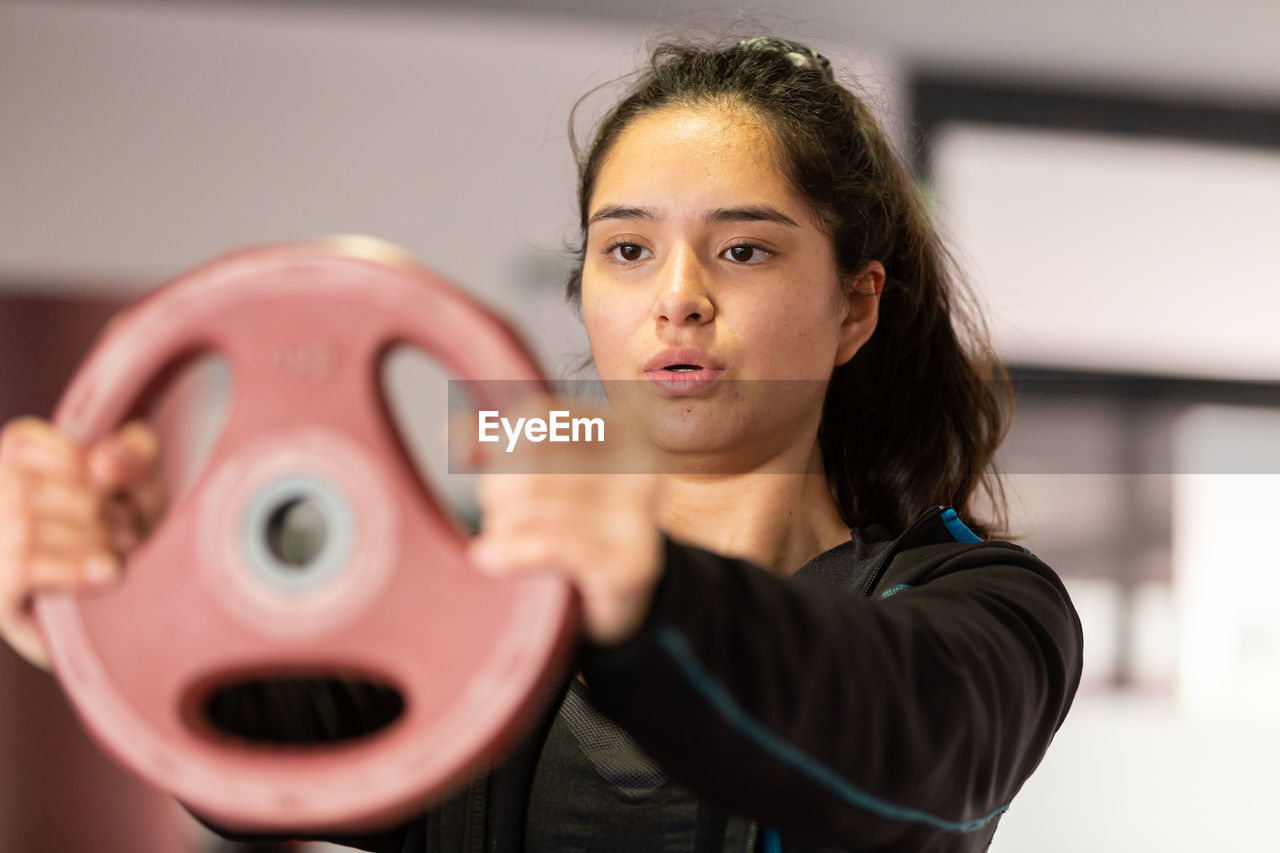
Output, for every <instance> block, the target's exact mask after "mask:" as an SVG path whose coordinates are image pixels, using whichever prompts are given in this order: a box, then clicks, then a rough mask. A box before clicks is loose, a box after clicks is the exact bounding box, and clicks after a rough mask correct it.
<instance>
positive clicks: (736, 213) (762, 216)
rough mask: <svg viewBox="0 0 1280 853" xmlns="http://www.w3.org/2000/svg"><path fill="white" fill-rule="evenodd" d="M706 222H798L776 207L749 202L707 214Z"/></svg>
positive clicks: (794, 224) (795, 223)
mask: <svg viewBox="0 0 1280 853" xmlns="http://www.w3.org/2000/svg"><path fill="white" fill-rule="evenodd" d="M707 221H708V222H776V223H778V224H779V225H790V226H792V227H799V226H798V223H797V222H796V221H795V220H794V219H792V218H791V217H790V216H787V215H786V214H785V213H783V212H782V211H781V210H778V209H777V208H776V207H770V206H769V205H767V204H750V205H747V206H746V207H727V208H720V209H719V210H713V211H711V212H710V213H708V214H707Z"/></svg>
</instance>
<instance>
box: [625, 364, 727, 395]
mask: <svg viewBox="0 0 1280 853" xmlns="http://www.w3.org/2000/svg"><path fill="white" fill-rule="evenodd" d="M722 372H723V371H721V370H716V369H713V368H710V367H698V368H696V369H693V370H669V369H666V368H659V369H657V370H646V371H645V372H644V375H645V376H647V377H648V378H649V381H650V382H652V383H653V384H654V385H656V386H657V387H658V388H659V389H660V390H661V391H663V392H664V393H666V394H671V395H673V396H677V397H689V396H693V395H695V394H700V393H702V392H703V391H705V390H706V389H707V388H709V387H710V386H711V385H712V384H713V383H714V382H715V381H716V380H717V379H719V378H720V374H721V373H722Z"/></svg>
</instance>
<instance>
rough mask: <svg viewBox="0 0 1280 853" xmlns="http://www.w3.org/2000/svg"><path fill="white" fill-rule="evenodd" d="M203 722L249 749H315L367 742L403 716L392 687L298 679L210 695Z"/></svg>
mask: <svg viewBox="0 0 1280 853" xmlns="http://www.w3.org/2000/svg"><path fill="white" fill-rule="evenodd" d="M200 711H201V715H202V717H203V718H204V722H206V723H207V724H208V725H210V726H212V727H213V729H214V730H215V731H216V732H218V733H219V734H221V735H225V736H228V737H230V738H231V739H233V740H235V741H239V742H241V743H243V744H245V745H250V746H275V747H293V748H299V747H304V748H305V747H320V746H335V745H343V744H347V743H351V742H353V741H356V740H359V739H361V738H365V737H369V736H370V735H373V734H375V733H377V732H379V731H382V730H383V729H385V728H386V727H387V726H389V725H391V724H392V723H393V722H395V721H396V720H397V719H398V718H399V717H400V716H401V715H402V714H403V713H404V698H403V697H402V696H401V694H400V692H399V691H398V690H396V689H395V688H394V687H392V686H390V685H388V684H385V683H380V682H378V681H374V680H371V679H364V678H339V677H324V676H316V675H307V674H300V675H296V676H284V677H280V676H273V677H269V678H268V677H261V678H246V679H242V680H238V681H234V682H231V683H229V684H226V685H225V686H221V687H218V688H217V689H215V690H213V691H212V692H210V693H209V694H208V696H207V698H206V699H205V700H204V702H203V703H202V704H201V707H200Z"/></svg>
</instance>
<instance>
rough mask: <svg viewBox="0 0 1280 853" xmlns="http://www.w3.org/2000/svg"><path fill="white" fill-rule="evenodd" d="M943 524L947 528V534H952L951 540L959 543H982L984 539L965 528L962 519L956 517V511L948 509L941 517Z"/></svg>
mask: <svg viewBox="0 0 1280 853" xmlns="http://www.w3.org/2000/svg"><path fill="white" fill-rule="evenodd" d="M939 517H940V518H941V519H942V523H943V524H945V525H946V526H947V532H948V533H950V534H951V538H952V539H954V540H956V541H957V542H981V541H982V539H981V538H980V537H979V536H978V535H977V534H976V533H974V532H973V531H972V530H970V529H969V528H968V527H966V526H965V524H964V522H963V521H961V520H960V517H959V516H957V515H956V511H955V510H954V509H948V510H946V511H944V512H943V513H942V515H941V516H939Z"/></svg>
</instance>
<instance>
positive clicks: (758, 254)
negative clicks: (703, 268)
mask: <svg viewBox="0 0 1280 853" xmlns="http://www.w3.org/2000/svg"><path fill="white" fill-rule="evenodd" d="M768 256H769V253H768V252H766V251H765V250H764V249H761V248H760V247H759V246H752V245H750V244H744V245H740V246H730V247H729V248H727V249H725V250H724V252H723V253H722V254H721V257H723V258H726V259H728V260H731V261H735V262H737V263H740V264H752V263H756V264H758V263H760V262H761V261H763V260H764V259H765V258H767V257H768Z"/></svg>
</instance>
